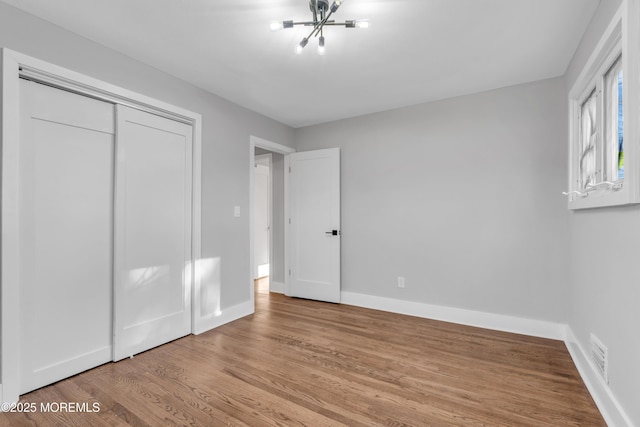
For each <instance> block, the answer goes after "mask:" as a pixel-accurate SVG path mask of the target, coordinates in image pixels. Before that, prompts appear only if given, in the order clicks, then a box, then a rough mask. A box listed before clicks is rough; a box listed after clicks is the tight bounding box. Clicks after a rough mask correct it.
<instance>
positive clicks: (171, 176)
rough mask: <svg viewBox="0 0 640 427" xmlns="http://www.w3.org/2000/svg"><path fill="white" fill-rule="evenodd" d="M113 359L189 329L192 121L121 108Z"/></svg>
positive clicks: (119, 119)
mask: <svg viewBox="0 0 640 427" xmlns="http://www.w3.org/2000/svg"><path fill="white" fill-rule="evenodd" d="M117 124H118V140H117V166H116V224H115V229H116V234H115V236H116V243H115V244H116V259H115V261H116V265H115V271H116V280H115V328H114V332H115V336H114V360H120V359H122V358H124V357H128V356H131V355H133V354H136V353H139V352H141V351H145V350H148V349H150V348H152V347H155V346H158V345H160V344H163V343H165V342H168V341H171V340H173V339H176V338H179V337H182V336H184V335H187V334H189V333H190V331H191V280H192V266H191V263H190V260H191V187H192V182H191V176H192V174H191V167H192V152H191V150H192V129H191V126H189V125H186V124H182V123H179V122H176V121H173V120H169V119H166V118H162V117H159V116H155V115H152V114H148V113H144V112H141V111H138V110H134V109H131V108H128V107H123V106H117Z"/></svg>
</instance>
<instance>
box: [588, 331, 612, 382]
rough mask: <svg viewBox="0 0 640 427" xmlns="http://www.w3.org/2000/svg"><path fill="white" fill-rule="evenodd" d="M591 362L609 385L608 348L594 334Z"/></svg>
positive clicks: (592, 337)
mask: <svg viewBox="0 0 640 427" xmlns="http://www.w3.org/2000/svg"><path fill="white" fill-rule="evenodd" d="M591 360H592V361H593V364H594V365H595V367H596V369H597V370H598V373H599V374H600V376H601V377H602V379H603V380H604V382H605V383H607V384H608V383H609V373H608V371H609V360H608V357H607V347H605V346H604V344H602V343H601V342H600V340H599V339H598V338H596V337H595V335H593V334H591Z"/></svg>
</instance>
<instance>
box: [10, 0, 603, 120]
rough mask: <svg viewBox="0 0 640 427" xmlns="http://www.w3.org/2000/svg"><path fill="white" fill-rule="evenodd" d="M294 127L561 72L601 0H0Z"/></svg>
mask: <svg viewBox="0 0 640 427" xmlns="http://www.w3.org/2000/svg"><path fill="white" fill-rule="evenodd" d="M2 1H4V2H5V3H8V4H10V5H12V6H15V7H18V8H20V9H23V10H25V11H27V12H29V13H32V14H34V15H37V16H39V17H41V18H43V19H45V20H48V21H50V22H53V23H55V24H57V25H59V26H61V27H64V28H66V29H69V30H71V31H73V32H75V33H77V34H80V35H82V36H84V37H87V38H89V39H92V40H94V41H96V42H98V43H101V44H103V45H105V46H108V47H111V48H113V49H115V50H117V51H120V52H122V53H125V54H127V55H129V56H131V57H134V58H137V59H138V60H140V61H142V62H144V63H147V64H149V65H151V66H153V67H156V68H158V69H161V70H164V71H166V72H167V73H170V74H172V75H174V76H177V77H179V78H181V79H184V80H186V81H189V82H191V83H193V84H195V85H196V86H199V87H201V88H203V89H205V90H207V91H209V92H212V93H215V94H217V95H220V96H222V97H224V98H226V99H228V100H230V101H233V102H235V103H237V104H240V105H242V106H244V107H247V108H249V109H252V110H254V111H257V112H259V113H262V114H264V115H266V116H269V117H272V118H274V119H276V120H278V121H280V122H282V123H285V124H288V125H290V126H293V127H301V126H306V125H310V124H316V123H322V122H327V121H332V120H338V119H342V118H347V117H353V116H358V115H362V114H367V113H371V112H377V111H384V110H389V109H393V108H397V107H403V106H407V105H413V104H418V103H422V102H427V101H433V100H438V99H444V98H449V97H453V96H458V95H464V94H469V93H475V92H480V91H484V90H489V89H494V88H498V87H504V86H509V85H514V84H519V83H524V82H529V81H535V80H539V79H544V78H549V77H556V76H560V75H563V74H564V72H565V70H566V68H567V65H568V64H569V61H570V60H571V58H572V56H573V53H574V51H575V49H576V47H577V44H578V43H579V41H580V39H581V37H582V34H583V33H584V30H585V28H586V26H587V24H588V23H589V21H590V19H591V17H592V15H593V13H594V11H595V9H596V7H597V5H598V2H599V0H346V1H345V2H344V3H343V5H342V6H341V7H340V9H339V10H338V12H337V13H336V14H335V15H334V17H335V18H336V20H339V21H343V20H345V19H363V18H368V19H369V20H370V22H371V27H370V28H369V29H366V30H364V29H346V28H343V27H330V28H328V29H327V30H326V31H325V37H326V45H327V54H326V55H325V56H319V55H318V54H317V53H316V46H317V40H315V39H313V40H311V41H310V42H309V45H308V46H307V47H306V49H305V50H304V52H303V54H302V55H299V56H298V55H296V54H295V53H294V52H293V50H294V47H295V45H296V44H297V43H298V42H299V41H300V40H301V39H302V37H304V36H306V35H307V34H308V32H309V29H308V28H307V27H297V28H294V29H289V30H282V31H280V32H275V33H272V32H271V31H270V30H269V24H270V23H271V22H273V21H282V20H284V19H294V20H309V19H310V18H311V12H310V11H309V7H308V0H2Z"/></svg>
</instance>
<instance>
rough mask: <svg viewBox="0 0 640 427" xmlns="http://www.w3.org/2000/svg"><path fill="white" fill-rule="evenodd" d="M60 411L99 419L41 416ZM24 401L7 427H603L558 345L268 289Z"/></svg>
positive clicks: (5, 420) (0, 421) (8, 416)
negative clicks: (203, 327) (223, 315)
mask: <svg viewBox="0 0 640 427" xmlns="http://www.w3.org/2000/svg"><path fill="white" fill-rule="evenodd" d="M257 289H260V288H257ZM60 402H75V403H77V404H79V405H82V404H83V403H85V404H87V406H88V407H89V408H92V406H91V405H92V404H93V403H97V404H98V405H99V412H87V411H86V410H83V409H86V408H83V407H82V406H79V407H76V408H75V409H80V411H79V412H70V411H68V410H65V411H57V412H56V411H49V412H46V411H45V412H43V411H42V410H41V409H42V407H41V406H40V405H45V406H44V408H45V409H46V405H47V404H49V405H50V408H51V409H57V406H56V405H57V404H58V403H60ZM52 403H53V405H52ZM21 404H22V405H35V406H36V407H37V411H36V412H34V413H4V414H1V413H0V425H2V426H9V425H11V426H53V425H64V426H114V425H133V426H174V425H175V426H183V425H194V426H224V425H247V426H269V425H274V426H314V427H316V426H337V425H347V426H373V425H387V426H428V425H439V426H442V425H461V426H462V425H464V426H536V427H537V426H546V425H548V426H604V425H606V424H605V422H604V420H603V419H602V417H601V416H600V414H599V412H598V410H597V409H596V407H595V405H594V403H593V401H592V399H591V397H590V396H589V393H588V392H587V390H586V388H585V386H584V384H583V382H582V380H581V379H580V377H579V375H578V372H577V370H576V368H575V366H574V365H573V363H572V361H571V358H570V356H569V354H568V352H567V350H566V348H565V346H564V344H563V343H562V342H560V341H553V340H546V339H539V338H532V337H527V336H522V335H514V334H508V333H502V332H495V331H489V330H484V329H478V328H472V327H466V326H460V325H454V324H450V323H443V322H437V321H431V320H426V319H420V318H415V317H409V316H402V315H395V314H390V313H386V312H381V311H374V310H367V309H362V308H357V307H350V306H345V305H334V304H326V303H320V302H314V301H307V300H299V299H291V298H287V297H284V296H282V295H277V294H269V293H268V292H266V291H264V290H258V291H257V292H256V314H254V315H252V316H249V317H247V318H244V319H240V320H237V321H235V322H232V323H230V324H227V325H225V326H222V327H220V328H217V329H216V330H213V331H209V332H207V333H204V334H202V335H199V336H188V337H185V338H182V339H179V340H176V341H174V342H171V343H169V344H166V345H163V346H161V347H158V348H155V349H153V350H150V351H147V352H145V353H142V354H139V355H137V356H135V357H134V358H133V359H126V360H123V361H121V362H118V363H109V364H106V365H103V366H100V367H98V368H95V369H92V370H90V371H87V372H85V373H82V374H80V375H77V376H75V377H72V378H69V379H66V380H63V381H60V382H58V383H56V384H53V385H51V386H48V387H44V388H42V389H39V390H36V391H34V392H32V393H29V394H27V395H25V396H22V398H21Z"/></svg>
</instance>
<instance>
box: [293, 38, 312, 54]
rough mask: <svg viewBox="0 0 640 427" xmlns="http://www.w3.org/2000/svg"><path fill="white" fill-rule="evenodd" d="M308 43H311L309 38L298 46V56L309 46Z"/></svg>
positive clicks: (304, 39)
mask: <svg viewBox="0 0 640 427" xmlns="http://www.w3.org/2000/svg"><path fill="white" fill-rule="evenodd" d="M307 43H309V39H308V38H306V37H305V38H303V39H302V41H301V42H300V43H299V44H298V45H297V46H296V53H297V54H298V55H300V54H301V53H302V49H304V47H305V46H306V45H307Z"/></svg>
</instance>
